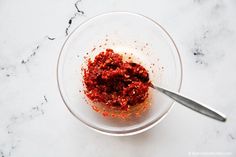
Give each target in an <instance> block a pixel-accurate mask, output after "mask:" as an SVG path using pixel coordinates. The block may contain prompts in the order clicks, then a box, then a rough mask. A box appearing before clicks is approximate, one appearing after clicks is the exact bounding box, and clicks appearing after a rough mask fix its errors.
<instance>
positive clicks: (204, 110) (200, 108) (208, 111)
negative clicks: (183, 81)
mask: <svg viewBox="0 0 236 157" xmlns="http://www.w3.org/2000/svg"><path fill="white" fill-rule="evenodd" d="M151 87H152V88H154V89H156V90H158V91H160V92H162V93H164V94H165V95H167V96H169V97H170V98H172V99H173V100H175V101H176V102H178V103H180V104H182V105H184V106H186V107H188V108H190V109H192V110H194V111H197V112H199V113H201V114H203V115H206V116H208V117H211V118H213V119H216V120H219V121H222V122H225V121H226V116H225V115H223V114H221V113H219V112H218V111H216V110H214V109H212V108H210V107H207V106H205V105H202V104H200V103H198V102H196V101H194V100H191V99H189V98H186V97H185V96H182V95H180V94H178V93H175V92H172V91H169V90H167V89H164V88H161V87H158V86H154V85H151Z"/></svg>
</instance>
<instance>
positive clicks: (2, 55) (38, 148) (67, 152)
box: [0, 0, 236, 157]
mask: <svg viewBox="0 0 236 157" xmlns="http://www.w3.org/2000/svg"><path fill="white" fill-rule="evenodd" d="M75 4H76V6H77V7H78V10H77V9H76V7H75ZM78 11H79V12H78ZM81 11H82V12H81ZM108 11H133V12H138V13H141V14H144V15H146V16H149V17H151V18H153V19H154V20H156V21H158V22H159V23H161V24H162V25H163V26H164V27H165V28H166V29H167V30H168V31H169V33H170V34H171V35H172V36H173V38H174V40H175V41H176V44H177V46H178V48H179V50H180V52H181V56H182V59H183V67H184V78H183V87H182V90H181V92H182V93H183V94H186V95H188V96H190V97H193V98H195V99H198V100H199V101H202V102H205V103H206V104H209V105H210V106H212V107H214V108H216V109H218V110H220V111H222V112H224V113H225V114H226V115H227V117H228V121H227V122H226V123H220V122H217V121H214V120H212V119H209V118H206V117H205V116H201V115H199V114H197V113H194V112H192V111H190V110H189V109H186V108H185V107H182V106H181V105H179V104H176V105H175V106H174V108H173V110H172V111H171V113H170V114H169V115H168V116H167V118H166V119H164V120H163V122H162V123H160V124H159V125H157V126H156V127H154V128H152V129H151V130H149V131H147V132H145V133H142V134H139V135H135V136H130V137H110V136H105V135H102V134H99V133H96V132H94V131H92V130H90V129H88V128H87V127H85V126H84V125H83V124H82V123H81V122H79V121H78V120H76V119H75V118H74V117H73V116H72V115H71V114H70V113H69V112H68V110H67V109H66V107H65V105H64V104H63V102H62V99H61V97H60V95H59V92H58V88H57V84H56V62H57V57H58V54H59V50H60V48H61V46H62V43H63V41H64V40H65V39H66V36H67V35H66V34H67V33H70V32H71V31H72V30H73V29H74V28H75V27H76V26H77V25H78V24H79V23H81V22H82V21H84V20H86V19H88V18H90V17H92V16H95V15H97V14H100V13H102V12H108ZM83 13H84V14H83ZM235 68H236V1H235V0H225V1H223V0H179V1H174V0H172V1H171V0H158V1H156V0H149V1H144V0H136V1H131V0H119V1H118V0H100V1H92V0H82V1H78V3H76V1H74V0H60V1H58V0H21V1H17V0H0V92H1V94H0V157H16V156H17V157H42V156H43V157H52V156H57V157H65V156H68V157H75V156H81V157H82V156H101V157H104V156H107V157H108V156H112V157H120V156H122V157H126V156H127V157H132V156H134V157H142V156H149V157H152V156H153V157H154V156H155V157H156V156H163V157H166V156H170V157H171V156H177V157H180V156H181V157H185V156H236V73H235ZM207 153H208V154H207Z"/></svg>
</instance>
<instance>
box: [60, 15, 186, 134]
mask: <svg viewBox="0 0 236 157" xmlns="http://www.w3.org/2000/svg"><path fill="white" fill-rule="evenodd" d="M106 48H112V49H113V50H114V51H115V52H118V53H121V54H122V55H123V56H128V55H132V59H134V60H135V62H138V63H140V64H142V65H143V66H144V67H145V68H146V69H147V70H148V72H149V75H150V80H151V81H152V83H153V84H157V85H159V86H161V87H165V88H168V89H171V90H173V91H176V92H179V90H180V87H181V82H182V63H181V58H180V54H179V52H178V49H177V47H176V45H175V43H174V41H173V39H172V38H171V36H170V35H169V33H168V32H167V31H166V30H165V29H164V28H163V27H162V26H161V25H160V24H158V23H157V22H155V21H154V20H152V19H150V18H148V17H145V16H143V15H140V14H136V13H130V12H110V13H105V14H101V15H98V16H95V17H93V18H90V19H89V20H87V21H85V22H83V23H82V24H81V25H79V26H78V27H77V28H76V29H75V30H74V31H73V32H72V33H71V34H70V35H69V36H68V38H67V39H66V41H65V43H64V44H63V47H62V49H61V52H60V55H59V59H58V65H57V82H58V87H59V91H60V94H61V97H62V99H63V101H64V103H65V105H66V107H67V108H68V109H69V111H70V112H71V113H72V114H73V115H74V116H75V117H76V118H77V119H79V120H80V121H81V122H83V123H84V124H86V125H87V126H88V127H90V128H92V129H94V130H96V131H98V132H101V133H105V134H108V135H116V136H126V135H134V134H137V133H140V132H143V131H145V130H147V129H149V128H151V127H152V126H154V125H155V124H157V123H158V122H160V121H161V120H162V119H163V118H164V117H165V116H166V115H167V113H168V112H169V111H170V109H171V108H172V106H173V103H174V102H173V100H171V99H169V98H168V97H167V96H165V95H163V94H161V93H159V92H158V91H154V90H153V89H151V88H150V89H149V98H148V105H149V106H148V108H147V109H146V110H145V112H143V113H142V114H141V115H139V116H134V117H132V118H128V119H122V118H112V117H111V116H104V114H99V113H98V112H95V111H94V108H93V105H91V104H93V103H91V102H89V101H88V99H87V97H86V95H85V94H84V89H85V87H84V85H83V68H84V67H86V60H87V58H94V56H96V54H98V53H100V52H101V51H104V50H105V49H106ZM95 110H96V109H95Z"/></svg>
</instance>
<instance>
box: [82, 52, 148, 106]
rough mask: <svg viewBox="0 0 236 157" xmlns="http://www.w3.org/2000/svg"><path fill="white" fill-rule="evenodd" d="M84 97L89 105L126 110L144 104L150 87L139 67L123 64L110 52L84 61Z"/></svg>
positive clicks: (118, 56)
mask: <svg viewBox="0 0 236 157" xmlns="http://www.w3.org/2000/svg"><path fill="white" fill-rule="evenodd" d="M84 84H85V86H86V90H85V94H86V95H87V97H88V98H89V99H90V100H92V101H93V102H99V103H103V104H105V105H108V106H112V107H117V108H120V109H123V110H126V109H127V108H129V107H130V106H133V105H136V104H139V103H142V102H144V100H145V99H146V98H147V97H148V88H149V85H150V81H149V75H148V72H147V70H146V69H145V68H144V67H143V66H141V65H140V64H137V63H133V62H128V61H123V57H122V55H120V54H118V53H115V52H114V51H113V50H112V49H106V52H101V53H99V54H98V55H97V56H96V57H95V59H94V61H92V60H91V59H89V60H88V64H87V69H84Z"/></svg>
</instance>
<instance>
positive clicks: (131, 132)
mask: <svg viewBox="0 0 236 157" xmlns="http://www.w3.org/2000/svg"><path fill="white" fill-rule="evenodd" d="M117 13H118V14H119V13H123V14H124V13H125V14H131V15H135V16H140V17H142V18H145V19H147V20H149V21H151V22H153V23H154V24H155V25H156V26H157V27H159V28H160V29H161V30H162V31H164V32H165V33H166V35H167V36H168V37H169V39H170V40H171V42H172V44H173V45H174V48H175V50H176V52H177V56H178V59H179V63H180V82H179V85H178V90H177V91H178V92H180V89H181V87H182V81H183V63H182V59H181V55H180V53H179V50H178V48H177V46H176V44H175V42H174V40H173V38H172V37H171V35H170V34H169V33H168V32H167V30H166V29H164V27H163V26H162V25H161V24H159V23H158V22H156V21H155V20H153V19H151V18H149V17H147V16H145V15H143V14H140V13H136V12H129V11H110V12H105V13H101V14H97V15H95V16H93V17H91V18H89V19H87V20H85V21H83V22H81V23H80V24H79V25H78V26H77V27H76V28H75V29H74V30H73V31H71V33H70V34H69V35H68V36H67V38H66V40H65V41H64V43H63V45H62V47H61V49H60V53H59V56H58V59H57V69H56V77H57V87H58V89H59V93H60V96H61V98H62V100H63V102H64V104H65V106H66V107H67V109H68V110H69V112H70V113H71V114H72V115H73V116H74V117H75V118H76V119H78V120H80V121H81V122H82V123H83V124H85V126H87V127H88V128H90V129H92V130H95V131H97V132H100V133H102V134H106V135H111V136H130V135H136V134H139V133H141V132H144V131H146V130H148V129H150V128H152V127H154V126H155V125H156V124H158V123H160V122H161V121H162V120H163V119H164V118H165V117H166V116H167V115H168V113H169V112H170V111H171V109H172V108H173V106H174V103H175V101H173V102H172V103H171V106H170V108H169V109H168V110H167V111H166V112H165V113H164V115H163V116H162V117H159V118H155V119H153V120H152V121H151V122H149V123H147V124H146V125H144V126H141V127H138V128H135V129H131V130H128V131H127V130H124V131H111V130H107V129H103V128H101V127H96V126H94V125H93V124H92V123H90V122H87V121H85V120H83V118H80V116H79V115H76V114H75V113H74V112H73V111H72V110H71V108H70V107H69V105H68V104H67V102H66V100H65V99H64V97H63V94H62V89H61V87H60V80H59V69H60V68H59V67H60V59H61V55H62V52H63V49H64V47H65V45H66V43H67V41H68V40H69V38H70V37H71V36H72V35H73V34H74V32H75V31H76V30H77V29H79V28H80V27H81V26H83V25H85V24H86V23H87V22H89V21H91V20H93V19H95V18H97V17H100V16H104V15H109V14H117Z"/></svg>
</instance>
